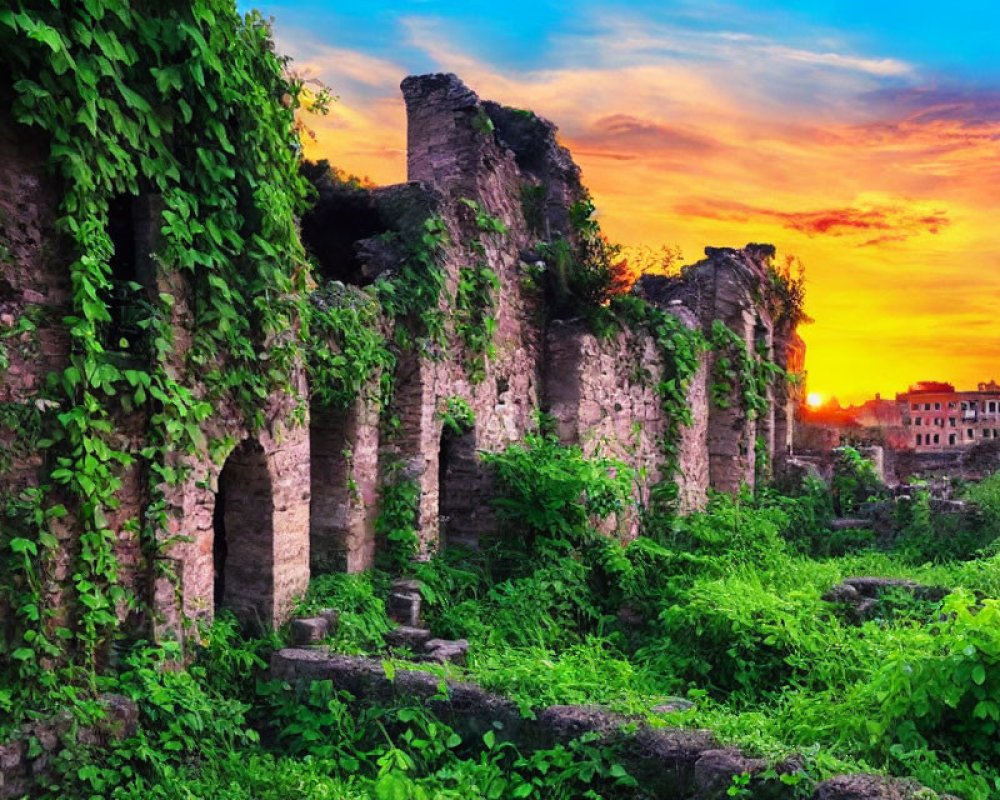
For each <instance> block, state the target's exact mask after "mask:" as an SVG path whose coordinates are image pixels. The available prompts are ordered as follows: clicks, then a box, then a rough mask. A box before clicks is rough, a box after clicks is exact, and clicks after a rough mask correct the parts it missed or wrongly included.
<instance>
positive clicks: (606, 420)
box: [545, 321, 709, 537]
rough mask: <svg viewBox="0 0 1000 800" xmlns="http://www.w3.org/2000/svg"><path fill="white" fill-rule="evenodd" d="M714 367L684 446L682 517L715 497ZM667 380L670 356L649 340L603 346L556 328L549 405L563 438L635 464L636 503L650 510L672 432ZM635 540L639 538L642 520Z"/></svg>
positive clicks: (702, 385)
mask: <svg viewBox="0 0 1000 800" xmlns="http://www.w3.org/2000/svg"><path fill="white" fill-rule="evenodd" d="M707 368H708V365H707V360H706V359H702V363H701V366H700V367H699V368H698V371H697V372H696V373H695V375H694V376H693V378H692V380H691V383H690V386H689V387H688V395H687V396H688V407H689V408H690V410H691V418H692V423H691V425H689V426H685V427H683V428H682V430H681V436H680V441H679V442H678V443H677V448H678V455H677V472H676V474H675V476H674V478H673V479H674V480H675V481H676V483H677V488H678V499H677V504H678V509H679V510H680V511H681V512H682V513H687V512H690V511H695V510H697V509H700V508H702V507H703V506H704V505H705V502H706V499H707V491H708V485H709V484H708V457H707V456H708V450H707V432H708V424H707V423H708V395H707V386H706V382H705V379H706V375H707ZM662 376H663V363H662V356H661V354H660V351H659V348H658V346H657V344H656V342H654V341H653V339H652V337H651V336H649V335H648V334H646V333H645V332H633V331H620V332H618V333H617V334H615V336H613V337H612V338H610V339H609V340H607V341H601V340H599V339H598V338H597V337H596V336H594V334H593V333H591V332H590V331H589V330H587V328H586V326H585V325H584V324H583V323H582V322H580V321H571V322H566V323H556V324H554V325H552V326H551V327H550V329H549V331H548V337H547V352H546V360H545V400H546V409H547V411H548V413H549V414H550V415H551V416H552V418H553V419H554V420H555V424H556V433H557V435H558V437H559V439H560V440H561V441H562V442H564V443H566V444H578V445H580V446H581V447H582V448H583V451H584V453H586V454H587V455H603V456H610V457H613V458H616V459H618V460H620V461H622V462H624V463H626V464H628V465H629V466H630V467H631V468H632V469H633V470H634V472H635V475H636V501H637V504H638V506H639V507H640V508H642V507H648V506H649V504H650V499H651V492H652V490H653V487H654V486H656V485H657V484H658V483H659V482H660V481H661V480H662V479H663V477H664V475H663V470H662V466H663V460H664V454H663V444H662V438H663V436H664V435H665V434H666V430H667V424H666V420H665V419H664V413H663V405H662V401H661V399H660V396H659V394H658V393H657V391H656V386H657V384H658V383H659V382H660V380H661V379H662ZM626 522H627V534H628V535H629V536H630V537H631V536H634V535H636V534H637V532H638V526H637V523H638V519H637V518H635V517H632V518H630V519H629V520H627V521H626Z"/></svg>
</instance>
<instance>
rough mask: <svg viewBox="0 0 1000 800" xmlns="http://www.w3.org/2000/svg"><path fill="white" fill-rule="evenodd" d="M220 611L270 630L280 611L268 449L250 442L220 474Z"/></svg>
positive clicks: (216, 544)
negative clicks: (277, 607)
mask: <svg viewBox="0 0 1000 800" xmlns="http://www.w3.org/2000/svg"><path fill="white" fill-rule="evenodd" d="M213 528H214V534H215V535H214V540H213V546H212V556H213V563H214V566H215V608H216V610H219V609H223V608H225V609H229V610H230V611H232V612H233V613H235V614H236V616H237V617H239V618H240V619H241V620H242V621H244V622H248V623H252V624H255V625H258V626H260V627H265V626H267V625H269V624H270V621H271V618H272V616H273V608H274V496H273V493H272V486H271V477H270V474H269V472H268V467H267V459H266V458H265V456H264V449H263V448H262V447H261V446H260V444H259V443H258V442H255V441H254V440H252V439H246V440H245V441H243V442H241V443H240V444H239V445H238V446H237V447H236V449H234V450H233V452H232V453H231V454H230V455H229V458H227V459H226V463H225V465H224V466H223V468H222V472H221V473H220V474H219V489H218V493H217V495H216V498H215V511H214V514H213Z"/></svg>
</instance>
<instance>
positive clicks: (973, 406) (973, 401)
mask: <svg viewBox="0 0 1000 800" xmlns="http://www.w3.org/2000/svg"><path fill="white" fill-rule="evenodd" d="M975 407H976V401H975V400H970V401H969V408H975Z"/></svg>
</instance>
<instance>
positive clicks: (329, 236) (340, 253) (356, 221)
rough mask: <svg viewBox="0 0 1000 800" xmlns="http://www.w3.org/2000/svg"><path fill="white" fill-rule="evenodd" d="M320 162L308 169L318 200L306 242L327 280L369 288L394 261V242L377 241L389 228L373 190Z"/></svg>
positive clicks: (308, 218)
mask: <svg viewBox="0 0 1000 800" xmlns="http://www.w3.org/2000/svg"><path fill="white" fill-rule="evenodd" d="M322 163H323V162H320V164H322ZM320 164H312V165H309V166H310V169H308V170H304V173H305V174H306V177H307V178H309V179H310V180H311V181H312V182H313V184H314V185H315V186H316V188H317V189H318V191H319V199H318V200H317V202H316V205H315V206H313V208H311V209H310V210H309V211H308V212H306V214H305V215H304V216H303V217H302V242H303V244H305V246H306V249H307V250H308V251H309V253H310V254H311V255H312V256H313V257H314V258H315V260H316V264H317V267H318V270H319V274H320V276H321V277H322V278H323V279H324V280H326V281H341V282H342V283H345V284H348V285H350V286H367V285H368V284H370V283H372V282H373V281H374V280H375V278H376V277H377V275H378V273H379V272H381V271H382V270H383V269H384V268H386V267H388V266H389V265H390V264H391V263H392V261H393V252H392V248H393V242H392V241H391V239H390V238H385V239H383V240H381V241H380V240H378V239H376V238H375V237H379V236H380V235H382V234H385V233H387V231H388V225H386V223H385V221H384V219H383V218H382V214H381V213H380V212H379V209H378V206H377V205H376V203H375V197H374V195H373V194H372V192H371V191H370V190H369V189H366V188H364V187H363V186H361V185H360V184H358V183H357V182H356V181H352V180H350V179H346V180H345V179H343V178H342V176H338V175H337V174H335V173H333V172H331V171H330V170H329V166H328V165H327V168H326V171H323V170H320V169H319V167H320ZM369 239H374V241H373V242H367V241H366V240H369ZM362 242H364V243H365V253H362V252H361V245H362Z"/></svg>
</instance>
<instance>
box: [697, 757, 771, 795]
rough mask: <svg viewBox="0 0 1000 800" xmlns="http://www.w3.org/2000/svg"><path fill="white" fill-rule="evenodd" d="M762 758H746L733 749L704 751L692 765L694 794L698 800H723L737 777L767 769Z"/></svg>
mask: <svg viewBox="0 0 1000 800" xmlns="http://www.w3.org/2000/svg"><path fill="white" fill-rule="evenodd" d="M767 766H768V764H767V761H766V760H765V759H762V758H747V757H746V756H745V755H743V753H741V752H740V751H739V750H737V749H736V748H735V747H727V748H725V749H722V750H706V751H705V752H703V753H702V754H701V756H700V757H699V758H698V760H697V761H696V762H695V765H694V785H695V793H696V795H697V797H698V798H699V800H724V798H726V797H728V796H729V795H728V791H729V789H730V788H731V787H732V786H733V778H734V777H735V776H737V775H751V776H753V775H758V774H759V773H761V772H763V771H764V770H766V769H767Z"/></svg>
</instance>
